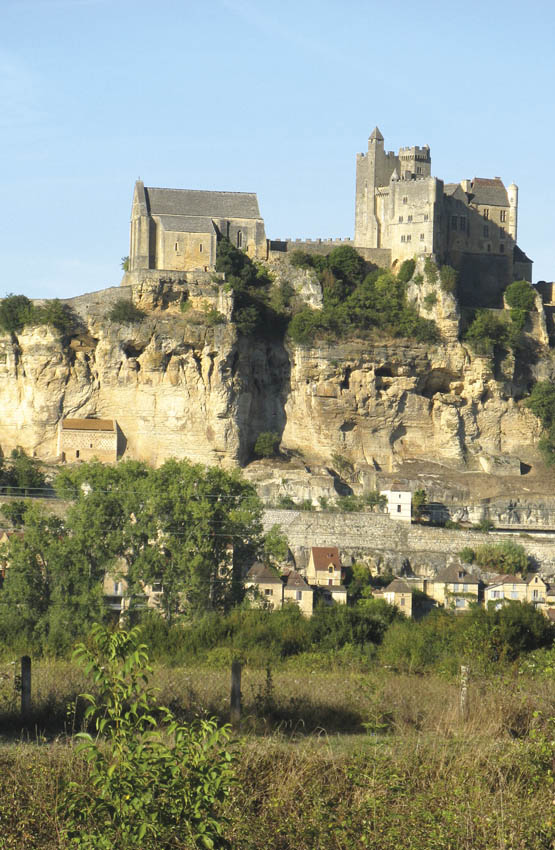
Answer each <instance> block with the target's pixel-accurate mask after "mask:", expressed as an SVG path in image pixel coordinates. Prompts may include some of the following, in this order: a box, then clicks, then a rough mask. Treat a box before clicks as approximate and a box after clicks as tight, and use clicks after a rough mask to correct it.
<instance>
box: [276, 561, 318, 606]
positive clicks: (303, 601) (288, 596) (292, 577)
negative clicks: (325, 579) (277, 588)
mask: <svg viewBox="0 0 555 850" xmlns="http://www.w3.org/2000/svg"><path fill="white" fill-rule="evenodd" d="M283 601H284V603H286V602H294V603H295V605H298V606H299V608H300V609H301V611H302V613H303V614H304V615H305V617H311V616H312V611H313V609H314V590H313V589H312V588H311V587H309V586H308V584H307V583H306V581H305V580H304V578H303V577H302V575H301V574H300V573H298V572H297V571H296V570H291V572H290V573H289V575H288V576H287V581H286V583H285V587H284V590H283Z"/></svg>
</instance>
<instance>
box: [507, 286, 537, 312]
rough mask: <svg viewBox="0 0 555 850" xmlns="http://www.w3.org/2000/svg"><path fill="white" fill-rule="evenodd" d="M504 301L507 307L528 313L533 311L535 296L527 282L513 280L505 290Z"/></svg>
mask: <svg viewBox="0 0 555 850" xmlns="http://www.w3.org/2000/svg"><path fill="white" fill-rule="evenodd" d="M505 301H506V302H507V304H508V305H509V307H514V308H516V309H518V310H525V311H526V312H529V311H530V310H533V309H534V306H535V303H536V296H535V293H534V290H533V288H532V286H531V284H530V283H528V281H527V280H515V281H513V283H510V284H509V286H508V287H507V289H506V290H505Z"/></svg>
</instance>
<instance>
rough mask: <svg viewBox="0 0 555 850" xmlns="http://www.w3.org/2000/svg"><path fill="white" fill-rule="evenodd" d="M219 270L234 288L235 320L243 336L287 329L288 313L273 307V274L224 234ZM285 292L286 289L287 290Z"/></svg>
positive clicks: (217, 261)
mask: <svg viewBox="0 0 555 850" xmlns="http://www.w3.org/2000/svg"><path fill="white" fill-rule="evenodd" d="M216 271H218V272H224V273H225V276H226V284H225V285H226V287H227V288H228V289H230V290H232V291H233V294H234V307H233V316H232V321H233V322H234V323H235V326H236V328H237V331H238V333H239V334H241V335H242V336H261V335H264V336H271V335H276V334H277V335H280V334H282V333H283V332H284V316H282V315H280V314H279V313H277V312H276V310H275V309H274V308H273V307H272V306H271V304H270V299H269V291H270V287H271V283H272V280H271V277H270V275H269V273H268V271H267V270H266V269H265V268H264V267H263V266H261V265H257V264H256V263H254V262H253V261H252V260H251V259H250V257H249V256H248V255H247V254H245V253H244V252H243V251H240V250H239V249H238V248H236V247H235V246H234V245H232V244H231V242H230V241H229V239H227V238H226V237H222V238H221V239H220V240H219V241H218V250H217V255H216ZM284 291H285V290H284Z"/></svg>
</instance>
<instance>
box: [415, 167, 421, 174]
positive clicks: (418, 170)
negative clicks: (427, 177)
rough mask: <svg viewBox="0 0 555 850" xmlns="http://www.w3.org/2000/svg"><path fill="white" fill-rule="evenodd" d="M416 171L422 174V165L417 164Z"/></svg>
mask: <svg viewBox="0 0 555 850" xmlns="http://www.w3.org/2000/svg"><path fill="white" fill-rule="evenodd" d="M416 173H417V174H422V168H421V166H420V165H417V166H416Z"/></svg>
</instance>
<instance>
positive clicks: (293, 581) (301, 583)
mask: <svg viewBox="0 0 555 850" xmlns="http://www.w3.org/2000/svg"><path fill="white" fill-rule="evenodd" d="M287 587H298V588H302V589H303V590H308V589H309V587H308V584H307V583H306V581H305V580H304V578H303V577H302V575H301V574H300V573H298V572H297V571H296V570H291V572H290V573H289V575H288V576H287Z"/></svg>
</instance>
